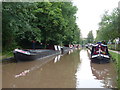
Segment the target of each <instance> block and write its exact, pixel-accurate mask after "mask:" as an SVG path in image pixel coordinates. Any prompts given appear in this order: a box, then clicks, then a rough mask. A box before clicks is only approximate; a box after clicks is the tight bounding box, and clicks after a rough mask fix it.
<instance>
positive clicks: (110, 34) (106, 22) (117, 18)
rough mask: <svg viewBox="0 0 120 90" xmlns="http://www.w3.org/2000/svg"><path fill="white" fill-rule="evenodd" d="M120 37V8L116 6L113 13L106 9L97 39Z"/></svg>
mask: <svg viewBox="0 0 120 90" xmlns="http://www.w3.org/2000/svg"><path fill="white" fill-rule="evenodd" d="M115 38H120V10H119V9H118V8H115V9H114V10H113V12H112V13H111V14H108V11H106V12H105V13H104V15H103V17H102V19H101V22H100V23H99V30H98V31H97V38H96V40H106V41H108V40H114V39H115Z"/></svg>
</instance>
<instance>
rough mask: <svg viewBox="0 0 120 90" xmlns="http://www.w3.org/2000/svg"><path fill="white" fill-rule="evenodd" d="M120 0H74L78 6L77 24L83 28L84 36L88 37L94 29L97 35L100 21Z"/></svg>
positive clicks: (94, 33)
mask: <svg viewBox="0 0 120 90" xmlns="http://www.w3.org/2000/svg"><path fill="white" fill-rule="evenodd" d="M119 1H120V0H73V3H74V5H76V6H77V8H78V11H77V14H76V16H77V21H76V22H77V24H78V26H79V28H80V30H81V33H82V37H83V38H86V37H87V34H88V32H89V31H90V30H92V31H93V35H94V37H96V30H98V27H99V26H98V23H99V22H100V21H101V17H102V15H103V14H104V12H105V11H106V10H109V13H110V12H112V10H113V9H114V8H116V7H118V2H119Z"/></svg>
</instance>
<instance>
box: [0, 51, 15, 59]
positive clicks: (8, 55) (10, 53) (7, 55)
mask: <svg viewBox="0 0 120 90" xmlns="http://www.w3.org/2000/svg"><path fill="white" fill-rule="evenodd" d="M9 57H13V52H12V51H6V52H2V59H5V58H9Z"/></svg>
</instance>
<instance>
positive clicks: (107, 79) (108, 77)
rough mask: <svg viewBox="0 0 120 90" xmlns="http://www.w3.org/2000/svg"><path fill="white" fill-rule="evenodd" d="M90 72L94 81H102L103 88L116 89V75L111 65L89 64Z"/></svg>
mask: <svg viewBox="0 0 120 90" xmlns="http://www.w3.org/2000/svg"><path fill="white" fill-rule="evenodd" d="M91 70H92V74H93V75H94V76H96V79H98V80H102V83H104V86H103V87H105V88H116V86H117V84H116V80H117V73H116V71H115V68H114V65H113V64H112V63H109V64H107V65H106V64H95V63H91Z"/></svg>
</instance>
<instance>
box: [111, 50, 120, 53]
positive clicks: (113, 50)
mask: <svg viewBox="0 0 120 90" xmlns="http://www.w3.org/2000/svg"><path fill="white" fill-rule="evenodd" d="M109 51H111V52H114V53H117V54H120V51H114V50H109Z"/></svg>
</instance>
